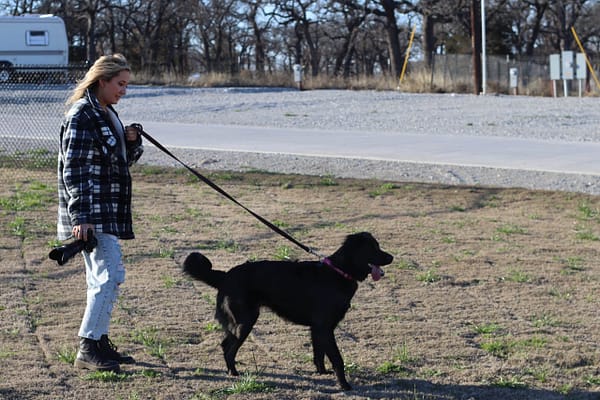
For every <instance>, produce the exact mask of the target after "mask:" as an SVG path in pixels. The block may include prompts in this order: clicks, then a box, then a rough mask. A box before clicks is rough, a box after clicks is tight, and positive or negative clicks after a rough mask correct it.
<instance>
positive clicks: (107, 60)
mask: <svg viewBox="0 0 600 400" xmlns="http://www.w3.org/2000/svg"><path fill="white" fill-rule="evenodd" d="M121 71H131V69H130V68H129V64H127V60H126V59H125V57H124V56H123V55H122V54H118V53H117V54H113V55H108V56H102V57H100V58H99V59H97V60H96V62H95V63H94V64H93V65H92V66H91V67H90V69H89V70H88V71H87V72H86V74H85V76H84V77H83V79H82V80H80V81H79V82H77V86H76V87H75V89H73V94H72V95H71V97H69V99H68V100H67V105H71V104H73V103H75V102H76V101H77V100H79V99H81V98H82V97H83V96H85V91H86V90H88V89H90V88H92V89H95V86H96V85H97V84H98V81H99V80H101V79H103V80H107V81H109V80H111V79H112V78H114V77H115V76H117V75H119V73H121Z"/></svg>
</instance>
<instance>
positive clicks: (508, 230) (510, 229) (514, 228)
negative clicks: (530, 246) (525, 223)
mask: <svg viewBox="0 0 600 400" xmlns="http://www.w3.org/2000/svg"><path fill="white" fill-rule="evenodd" d="M496 232H498V233H502V234H504V235H506V236H510V235H525V234H526V233H527V231H526V230H525V228H522V227H520V226H518V225H514V224H504V225H501V226H499V227H498V228H496Z"/></svg>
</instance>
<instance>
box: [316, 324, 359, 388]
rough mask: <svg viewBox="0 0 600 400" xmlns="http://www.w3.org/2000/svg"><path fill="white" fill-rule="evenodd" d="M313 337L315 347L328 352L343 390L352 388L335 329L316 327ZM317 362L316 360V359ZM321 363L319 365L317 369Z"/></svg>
mask: <svg viewBox="0 0 600 400" xmlns="http://www.w3.org/2000/svg"><path fill="white" fill-rule="evenodd" d="M312 339H313V348H315V349H316V348H319V349H320V350H319V351H324V352H325V354H327V358H329V361H331V365H332V366H333V371H334V372H335V375H336V377H337V380H338V383H339V384H340V386H341V387H342V389H343V390H352V386H350V384H349V383H348V381H347V380H346V375H345V374H344V360H343V359H342V355H341V354H340V350H339V349H338V346H337V343H336V342H335V336H334V334H333V329H329V328H323V329H316V328H315V329H314V330H313V334H312ZM315 364H316V361H315ZM318 368H319V365H317V370H318ZM323 369H325V366H323Z"/></svg>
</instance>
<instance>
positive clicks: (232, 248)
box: [196, 239, 240, 253]
mask: <svg viewBox="0 0 600 400" xmlns="http://www.w3.org/2000/svg"><path fill="white" fill-rule="evenodd" d="M196 248H198V249H200V250H224V251H226V252H228V253H235V252H237V251H238V250H239V249H240V247H239V245H238V244H237V243H236V242H235V241H234V240H225V239H224V240H218V241H216V242H214V241H211V242H209V243H207V244H199V245H197V246H196Z"/></svg>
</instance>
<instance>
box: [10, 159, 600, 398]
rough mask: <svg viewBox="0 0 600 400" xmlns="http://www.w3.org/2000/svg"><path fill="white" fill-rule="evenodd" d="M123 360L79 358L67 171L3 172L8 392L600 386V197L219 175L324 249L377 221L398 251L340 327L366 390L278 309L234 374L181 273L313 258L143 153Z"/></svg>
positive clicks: (77, 261) (270, 393) (304, 393)
mask: <svg viewBox="0 0 600 400" xmlns="http://www.w3.org/2000/svg"><path fill="white" fill-rule="evenodd" d="M133 174H134V191H135V192H134V226H135V229H136V235H137V238H136V240H134V241H127V242H123V251H124V257H125V259H126V263H127V280H126V282H125V284H124V285H123V287H122V291H121V295H120V299H119V302H118V304H117V306H116V308H115V311H114V313H113V321H112V326H111V337H112V339H113V341H114V342H115V344H117V345H118V346H119V350H121V351H124V352H126V353H128V354H131V355H133V356H134V357H135V358H136V360H137V361H138V362H137V364H135V365H131V366H123V368H122V373H121V374H114V375H112V376H111V375H110V374H90V373H87V372H82V371H78V370H75V369H74V368H73V366H72V365H71V363H72V360H73V357H74V355H75V351H76V346H77V330H78V327H79V323H80V319H81V316H82V313H83V308H84V304H85V281H84V275H83V267H82V264H83V261H82V258H81V256H77V257H75V258H74V259H73V260H71V261H70V262H69V263H67V264H66V265H64V266H58V265H57V264H56V263H55V262H53V261H51V260H49V259H48V257H47V255H48V252H49V250H50V249H51V247H52V246H53V245H55V244H56V243H55V241H54V232H55V218H56V194H55V184H54V180H55V177H54V173H53V172H40V171H25V170H12V169H2V170H0V182H1V185H0V208H1V210H0V218H1V222H2V223H1V225H0V226H1V228H0V229H1V231H0V235H1V238H2V240H1V242H0V252H1V253H0V261H1V262H2V266H1V267H0V398H1V399H108V398H113V399H221V398H231V399H235V398H239V399H242V398H244V399H245V398H255V399H340V398H343V399H367V398H368V399H436V400H437V399H492V400H494V399H563V398H566V399H600V349H599V347H598V343H599V338H600V323H599V314H598V305H599V299H600V296H599V293H598V292H599V290H600V285H599V279H600V278H599V277H600V265H599V264H598V260H599V259H600V254H599V240H600V199H599V198H597V197H592V196H588V195H583V194H575V193H566V192H548V191H529V190H522V189H496V188H486V187H457V186H436V185H425V184H415V183H403V182H381V181H366V180H346V179H335V178H332V177H307V176H290V175H277V174H267V173H260V172H256V173H244V174H241V173H226V172H221V173H214V172H213V173H209V176H210V177H211V178H213V179H215V181H216V182H217V183H218V184H219V185H220V186H222V187H223V188H224V189H225V190H227V191H228V192H230V193H231V194H232V195H233V196H235V197H236V198H237V199H239V201H241V202H242V203H243V204H245V205H246V206H248V207H249V208H251V209H252V210H254V211H256V212H257V213H258V214H260V215H262V216H264V217H265V218H267V219H268V220H270V221H272V222H274V223H276V224H277V225H278V226H280V227H282V228H284V229H285V230H286V231H288V232H290V233H291V234H292V235H293V236H294V237H295V238H297V239H298V240H300V241H301V242H302V243H305V244H306V245H308V246H310V247H312V248H314V249H316V250H317V251H319V252H320V253H323V254H330V253H332V252H333V251H334V250H335V249H336V248H337V247H338V246H339V244H340V243H341V242H342V241H343V239H344V237H345V236H346V235H347V234H349V233H353V232H357V231H370V232H371V233H373V235H374V236H375V237H376V238H377V239H378V240H379V241H380V243H381V247H382V248H383V249H385V250H387V251H389V252H391V253H392V254H394V256H395V260H394V263H393V264H392V265H390V266H388V267H387V268H386V275H385V277H384V278H383V279H382V280H380V281H379V282H373V281H371V280H370V278H369V279H368V280H366V281H364V282H362V283H361V284H360V286H359V289H358V291H357V294H356V296H355V297H354V300H353V302H352V304H353V305H352V308H351V309H350V310H349V312H348V314H347V315H346V318H345V320H344V321H343V322H342V323H341V324H340V326H339V327H338V328H337V330H336V337H337V340H338V344H339V346H340V349H341V352H342V355H343V357H344V360H345V364H346V367H347V375H348V379H349V382H350V384H351V385H353V387H354V390H353V391H351V392H347V393H344V392H340V391H339V389H338V386H337V383H336V381H335V379H334V376H333V375H325V376H321V375H317V374H316V373H315V372H314V367H313V364H312V360H311V356H312V349H311V346H310V338H309V335H308V331H307V329H306V328H304V327H299V326H296V325H292V324H290V323H287V322H284V321H282V320H281V319H279V318H278V317H276V316H275V315H274V314H272V313H270V312H268V310H265V312H263V314H262V315H261V317H260V319H259V322H258V324H257V326H256V328H255V330H254V333H253V335H252V336H251V337H250V338H249V340H248V341H247V342H246V343H245V345H244V346H243V347H242V349H241V350H240V354H239V356H238V360H239V369H240V372H241V373H242V374H244V375H243V376H242V377H239V378H233V377H229V376H228V375H227V374H226V369H225V365H224V361H223V358H222V354H221V349H220V346H219V343H220V340H221V331H220V330H219V327H218V325H217V324H216V321H215V320H214V318H213V314H214V305H215V290H214V289H212V288H210V287H208V286H205V285H203V284H202V283H199V282H192V281H191V280H189V279H187V278H186V277H185V276H183V275H182V274H181V272H180V263H181V261H182V260H183V258H184V257H185V256H186V255H187V254H189V253H190V252H191V251H198V250H199V251H202V252H203V253H204V254H206V255H207V256H208V257H209V258H210V259H211V260H212V262H213V264H214V265H215V267H216V268H218V269H228V268H231V267H232V266H234V265H236V264H238V263H242V262H244V261H246V260H249V259H276V258H281V257H284V256H288V257H291V258H300V259H313V258H314V256H311V255H309V254H307V253H305V252H303V251H302V250H301V249H299V248H297V247H295V246H294V245H293V244H292V243H290V242H288V241H286V240H285V239H283V238H282V237H280V236H278V235H276V234H274V233H272V232H271V231H270V230H269V229H268V228H266V227H265V226H264V225H261V224H260V223H259V222H258V221H257V220H255V219H254V218H253V217H252V216H251V215H249V214H248V213H246V212H245V211H244V210H242V209H241V208H239V207H238V206H236V205H234V204H233V203H231V202H230V201H229V200H227V199H225V198H224V197H222V196H221V195H219V194H217V193H216V192H214V191H213V190H212V189H210V188H209V187H208V186H206V185H204V184H202V183H199V182H198V181H197V180H196V178H193V177H191V176H190V174H189V173H187V172H185V171H183V170H180V169H177V170H167V169H158V168H152V167H142V166H137V167H135V168H134V170H133Z"/></svg>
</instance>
